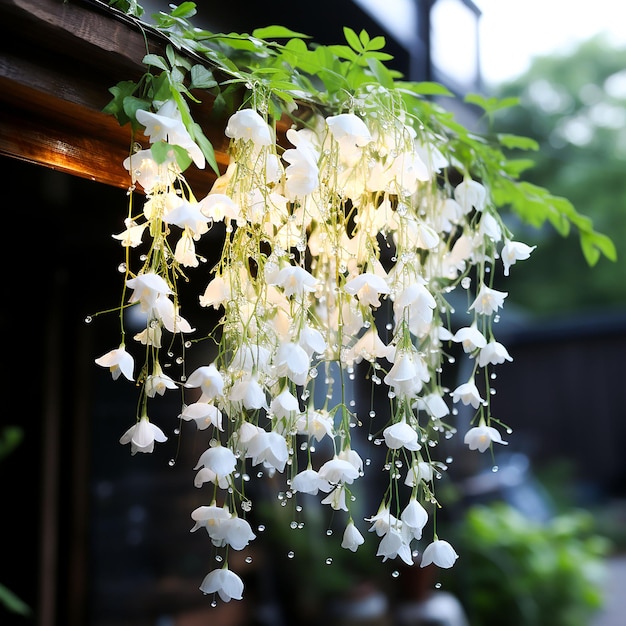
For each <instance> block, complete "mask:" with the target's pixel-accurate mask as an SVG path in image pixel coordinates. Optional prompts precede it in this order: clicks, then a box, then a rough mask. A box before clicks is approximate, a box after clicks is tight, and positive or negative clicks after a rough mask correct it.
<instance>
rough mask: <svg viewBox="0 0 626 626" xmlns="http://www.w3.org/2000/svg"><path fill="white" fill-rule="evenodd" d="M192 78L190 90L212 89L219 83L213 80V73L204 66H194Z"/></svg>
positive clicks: (191, 73)
mask: <svg viewBox="0 0 626 626" xmlns="http://www.w3.org/2000/svg"><path fill="white" fill-rule="evenodd" d="M190 76H191V83H190V84H189V88H190V89H211V88H212V87H215V86H216V85H217V81H216V80H215V78H213V73H212V72H211V71H210V70H208V69H207V68H206V67H204V65H200V64H197V65H194V66H193V67H192V68H191V72H190Z"/></svg>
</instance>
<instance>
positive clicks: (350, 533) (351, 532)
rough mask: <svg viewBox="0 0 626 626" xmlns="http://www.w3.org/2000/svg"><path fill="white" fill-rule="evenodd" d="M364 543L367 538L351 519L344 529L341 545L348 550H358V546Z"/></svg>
mask: <svg viewBox="0 0 626 626" xmlns="http://www.w3.org/2000/svg"><path fill="white" fill-rule="evenodd" d="M363 543H365V538H364V537H363V535H362V534H361V533H360V532H359V529H358V528H357V527H356V526H355V524H354V522H353V521H352V520H350V521H349V522H348V524H347V525H346V528H345V530H344V531H343V538H342V540H341V547H342V548H345V549H346V550H351V551H352V552H356V551H357V549H358V547H359V546H360V545H361V544H363Z"/></svg>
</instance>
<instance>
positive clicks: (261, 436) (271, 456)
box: [246, 428, 289, 472]
mask: <svg viewBox="0 0 626 626" xmlns="http://www.w3.org/2000/svg"><path fill="white" fill-rule="evenodd" d="M246 456H247V457H249V458H250V459H252V465H258V464H259V463H263V464H264V465H265V467H268V468H270V469H275V470H277V471H279V472H282V471H283V470H284V469H285V465H286V463H287V461H288V460H289V449H288V448H287V441H286V440H285V438H284V437H283V436H282V435H281V434H280V433H276V432H267V431H265V430H263V429H262V428H260V429H259V430H258V431H257V434H256V435H255V436H254V437H253V438H252V439H251V440H250V441H249V442H248V446H247V448H246Z"/></svg>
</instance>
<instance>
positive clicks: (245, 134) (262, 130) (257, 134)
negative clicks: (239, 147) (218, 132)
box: [224, 109, 274, 147]
mask: <svg viewBox="0 0 626 626" xmlns="http://www.w3.org/2000/svg"><path fill="white" fill-rule="evenodd" d="M224 133H225V135H226V136H227V137H230V138H231V139H236V140H243V141H252V143H254V145H255V146H259V147H260V146H270V145H272V144H273V143H274V140H273V139H272V132H271V130H270V127H269V126H268V125H267V122H266V121H265V120H264V119H263V118H262V117H261V116H260V115H259V114H258V113H257V112H256V111H255V110H254V109H241V110H239V111H237V112H236V113H234V114H233V115H231V117H230V119H229V120H228V123H227V125H226V130H225V131H224Z"/></svg>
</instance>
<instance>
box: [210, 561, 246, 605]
mask: <svg viewBox="0 0 626 626" xmlns="http://www.w3.org/2000/svg"><path fill="white" fill-rule="evenodd" d="M200 591H202V593H204V594H210V593H216V592H217V594H218V595H219V597H220V598H221V599H222V600H223V601H224V602H230V601H231V600H241V598H242V597H243V581H242V580H241V578H239V576H237V574H235V573H234V572H231V571H230V570H229V569H228V568H227V567H226V565H224V567H222V569H214V570H213V571H212V572H209V573H208V574H207V575H206V576H205V577H204V580H203V581H202V584H201V585H200Z"/></svg>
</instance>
